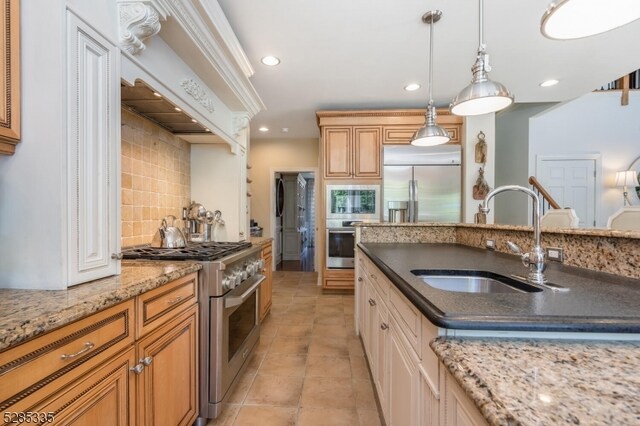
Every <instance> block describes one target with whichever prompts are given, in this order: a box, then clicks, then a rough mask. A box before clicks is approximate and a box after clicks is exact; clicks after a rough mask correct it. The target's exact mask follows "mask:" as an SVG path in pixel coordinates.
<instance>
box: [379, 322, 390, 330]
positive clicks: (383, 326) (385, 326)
mask: <svg viewBox="0 0 640 426" xmlns="http://www.w3.org/2000/svg"><path fill="white" fill-rule="evenodd" d="M380 328H381V329H383V330H386V329H387V328H389V326H388V325H387V324H385V323H382V324H380Z"/></svg>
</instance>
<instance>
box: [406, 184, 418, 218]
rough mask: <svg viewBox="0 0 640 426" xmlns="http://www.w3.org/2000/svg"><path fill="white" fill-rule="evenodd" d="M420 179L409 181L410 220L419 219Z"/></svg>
mask: <svg viewBox="0 0 640 426" xmlns="http://www.w3.org/2000/svg"><path fill="white" fill-rule="evenodd" d="M417 210H418V181H417V180H415V179H413V180H410V181H409V212H408V213H409V222H417V221H418V211H417Z"/></svg>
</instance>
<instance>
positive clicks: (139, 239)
mask: <svg viewBox="0 0 640 426" xmlns="http://www.w3.org/2000/svg"><path fill="white" fill-rule="evenodd" d="M190 155H191V147H190V145H189V143H187V142H185V141H183V140H182V139H180V138H177V137H176V136H174V135H173V134H171V133H169V132H168V131H166V130H164V129H163V128H161V127H159V126H157V125H156V124H154V123H153V122H151V121H149V120H147V119H144V118H142V117H140V116H138V115H135V114H132V113H131V112H129V111H127V110H125V109H122V246H123V247H127V246H132V245H137V244H145V243H149V242H151V239H152V238H153V235H154V234H155V232H156V230H157V229H158V227H159V226H160V223H161V220H162V218H163V217H165V216H166V215H169V214H172V215H174V216H176V218H178V219H180V216H181V214H182V207H186V206H188V205H189V202H190V199H189V198H190V192H191V188H190V181H191V159H190Z"/></svg>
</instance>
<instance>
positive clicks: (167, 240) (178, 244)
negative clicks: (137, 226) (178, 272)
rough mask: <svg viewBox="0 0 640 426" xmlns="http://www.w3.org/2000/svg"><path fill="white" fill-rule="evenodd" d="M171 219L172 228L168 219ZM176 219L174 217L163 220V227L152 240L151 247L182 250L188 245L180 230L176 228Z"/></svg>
mask: <svg viewBox="0 0 640 426" xmlns="http://www.w3.org/2000/svg"><path fill="white" fill-rule="evenodd" d="M169 218H171V226H168V224H167V219H169ZM175 222H176V217H175V216H173V215H169V216H165V218H164V219H162V226H160V228H158V231H157V232H156V234H155V235H154V236H153V240H151V247H155V248H182V247H185V246H186V245H187V240H186V239H185V238H184V234H183V233H182V231H181V230H180V228H178V227H176V226H175Z"/></svg>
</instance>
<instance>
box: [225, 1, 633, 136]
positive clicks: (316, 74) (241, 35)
mask: <svg viewBox="0 0 640 426" xmlns="http://www.w3.org/2000/svg"><path fill="white" fill-rule="evenodd" d="M218 1H219V3H220V6H221V7H222V9H223V10H224V12H225V14H226V16H227V19H228V20H229V22H230V24H231V26H232V27H233V29H234V31H235V33H236V35H237V37H238V39H239V40H240V43H241V44H242V46H243V47H244V49H245V51H246V53H247V56H248V57H249V60H250V61H251V63H252V65H253V67H254V69H255V74H254V75H253V77H251V82H252V83H253V85H254V86H255V88H256V90H257V91H258V93H259V94H260V96H261V98H262V100H263V101H264V103H265V104H266V106H267V110H266V111H263V112H260V113H259V114H258V115H256V117H255V118H254V119H253V120H252V123H251V135H252V138H283V137H286V138H311V137H317V136H318V128H317V125H316V118H315V111H317V110H321V109H354V108H423V107H425V106H426V103H427V96H428V95H427V93H428V88H427V83H428V75H427V70H428V37H429V27H428V26H427V25H425V24H423V23H422V21H421V17H422V15H423V13H424V12H426V11H428V10H431V9H439V10H441V11H442V12H443V16H442V19H441V20H440V21H439V22H438V23H437V24H436V26H435V28H434V29H435V36H434V42H435V47H434V87H433V92H434V98H435V101H436V105H437V106H439V107H445V106H448V105H449V102H450V101H451V99H452V98H453V97H454V96H455V95H456V94H457V92H458V91H459V90H460V89H462V88H463V87H464V86H466V85H467V84H469V82H470V79H471V71H470V68H471V66H472V65H473V62H474V60H475V54H476V50H477V47H478V1H477V0H395V1H394V0H322V1H316V0H259V1H256V0H218ZM603 3H605V2H603ZM548 4H549V0H526V1H522V0H485V36H484V38H485V43H486V45H487V52H488V53H489V54H490V58H491V65H492V67H493V71H492V72H491V73H490V77H491V78H492V79H493V80H496V81H499V82H501V83H503V84H505V85H506V86H507V87H508V88H509V89H510V90H511V91H512V92H513V94H514V95H515V99H516V102H518V103H523V102H546V101H564V100H569V99H573V98H575V97H578V96H580V95H582V94H584V93H587V92H589V91H591V90H592V89H594V88H596V87H599V86H601V85H603V84H606V83H607V82H608V81H611V80H613V79H615V78H618V77H620V76H622V75H624V74H626V73H629V72H631V71H633V70H635V69H638V68H640V42H639V40H640V21H636V22H633V23H631V24H628V25H626V26H625V27H622V28H619V29H616V30H614V31H610V32H608V33H605V34H601V35H598V36H594V37H590V38H586V39H581V40H573V41H552V40H548V39H546V38H544V37H543V36H542V35H541V34H540V30H539V23H540V17H541V16H542V13H543V12H544V10H545V9H546V7H547V5H548ZM621 13H623V12H622V11H621ZM266 55H274V56H277V57H278V58H280V60H281V63H280V65H278V66H276V67H267V66H265V65H263V64H261V63H260V58H262V57H263V56H266ZM550 78H555V79H558V80H560V84H558V85H556V86H554V87H550V88H541V87H539V86H538V84H539V83H540V82H542V81H543V80H547V79H550ZM410 82H418V83H420V84H422V88H421V89H420V90H418V91H416V92H406V91H405V90H403V87H404V86H405V85H406V84H408V83H410ZM260 126H267V127H268V128H269V129H270V131H269V132H267V133H262V132H259V131H258V127H260ZM282 127H287V128H289V132H288V133H282V132H281V130H280V129H281V128H282Z"/></svg>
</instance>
